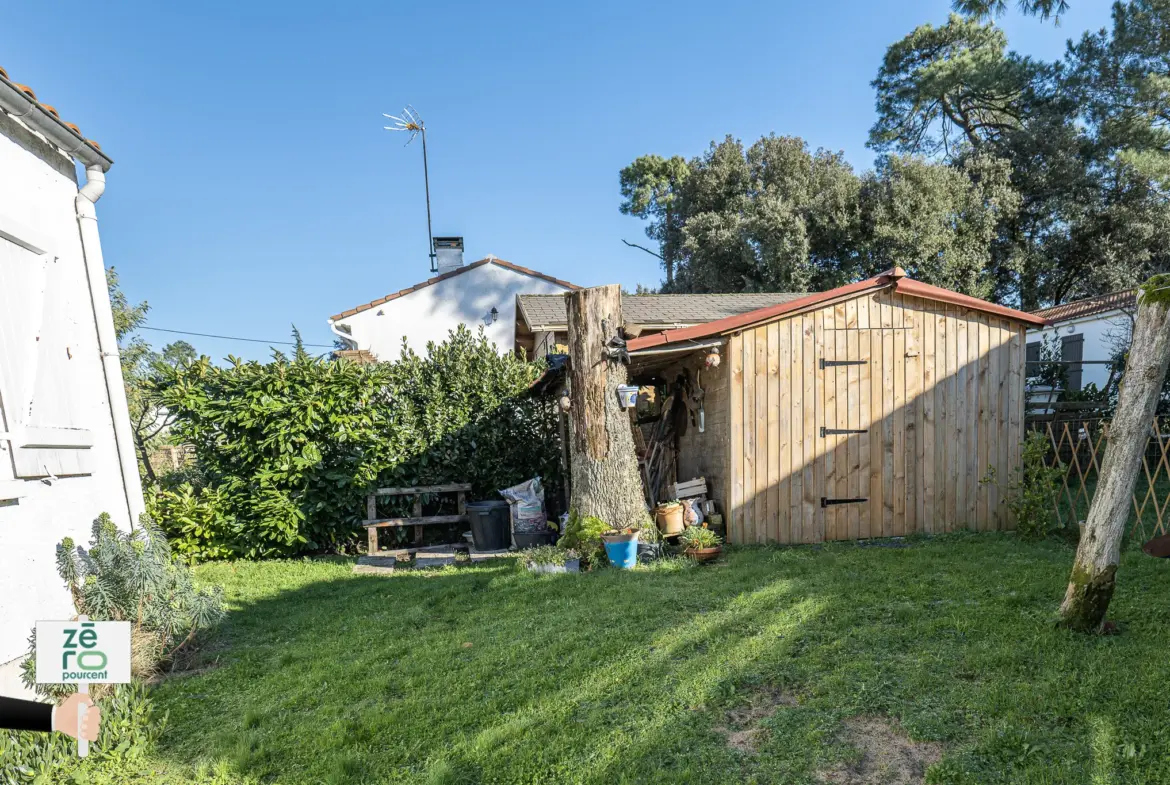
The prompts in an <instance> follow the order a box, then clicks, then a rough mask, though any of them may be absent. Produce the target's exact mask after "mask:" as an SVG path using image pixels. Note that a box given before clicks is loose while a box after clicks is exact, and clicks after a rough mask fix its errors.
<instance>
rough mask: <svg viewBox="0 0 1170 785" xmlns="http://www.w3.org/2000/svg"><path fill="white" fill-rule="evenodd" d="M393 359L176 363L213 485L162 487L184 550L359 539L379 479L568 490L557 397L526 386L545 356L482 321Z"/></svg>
mask: <svg viewBox="0 0 1170 785" xmlns="http://www.w3.org/2000/svg"><path fill="white" fill-rule="evenodd" d="M428 352H429V354H428V356H427V357H420V356H418V355H416V354H415V353H414V352H412V351H410V350H409V349H407V348H405V346H404V348H403V352H402V355H401V357H400V359H399V360H398V361H397V362H394V363H377V364H369V365H362V364H357V363H353V362H350V361H348V360H323V359H314V358H312V357H309V356H307V355H304V354H300V353H298V355H297V356H295V357H294V358H293V359H291V360H290V359H288V358H286V357H285V356H284V355H281V354H279V353H277V354H276V355H275V356H274V358H273V360H272V362H269V363H258V362H243V361H240V360H238V359H234V358H231V364H230V365H228V366H227V367H218V366H215V365H213V364H212V363H211V361H210V360H209V359H208V358H206V357H204V358H200V359H199V360H198V361H196V362H194V363H190V364H188V365H185V366H182V367H179V368H174V369H170V370H168V371H166V372H165V373H164V375H163V376H162V378H160V380H159V381H158V382H157V385H158V392H159V396H160V398H161V400H162V403H163V405H164V406H165V407H166V409H167V410H168V411H169V412H171V413H172V414H174V416H175V425H174V435H175V438H177V439H179V440H182V441H184V442H186V443H189V444H191V445H193V447H194V450H195V456H196V460H197V462H198V464H199V466H200V469H201V471H202V475H203V477H204V478H205V481H206V486H205V487H206V488H211V489H214V490H213V491H211V492H207V493H204V490H205V488H201V487H199V486H194V485H193V486H192V487H191V490H190V491H187V490H185V489H182V488H178V489H175V488H171V489H170V490H169V491H158V492H156V500H155V501H154V502H153V505H154V509H156V510H157V511H158V514H159V516H160V517H159V520H160V522H161V523H162V525H163V526H165V527H166V530H167V533H168V534H169V535H170V536H171V537H173V538H174V539H175V543H176V544H175V547H176V550H177V551H179V552H180V553H184V554H187V555H191V556H195V557H198V558H218V557H222V556H227V555H229V554H230V555H238V556H244V557H249V558H251V557H261V556H271V555H290V554H295V553H298V552H304V551H316V550H322V549H331V548H340V547H345V546H347V545H349V544H350V543H352V542H354V541H355V540H356V538H357V536H358V533H359V522H360V520H361V518H362V517H363V515H362V513H363V511H364V509H365V505H364V503H363V502H364V499H363V497H364V494H365V493H366V492H367V491H368V490H369V489H370V488H371V487H375V485H393V486H417V485H437V484H442V483H447V482H470V483H471V485H472V488H473V490H472V493H473V494H474V495H477V496H479V497H480V498H496V495H495V494H496V490H497V489H499V488H505V487H508V486H510V485H514V484H516V483H517V482H520V481H523V480H526V479H528V478H530V477H533V476H536V475H540V476H542V477H543V478H544V481H545V484H546V487H547V488H548V489H549V491H550V493H549V496H548V498H549V500H550V501H555V499H556V498H558V494H559V488H560V487H561V481H560V448H559V442H558V440H557V435H556V434H557V421H556V413H555V410H554V409H553V407H552V405H551V403H550V402H547V401H545V400H542V399H538V398H534V397H531V396H529V395H528V394H527V391H528V387H529V385H530V384H531V383H532V382H533V381H534V380H535V379H536V378H537V377H538V376H539V375H540V374H541V373H542V372H543V365H542V364H539V363H525V362H523V361H521V360H519V359H517V358H515V357H513V356H511V355H503V356H501V355H500V354H499V353H497V351H496V348H495V346H494V345H493V344H492V343H491V342H490V341H488V340H487V338H486V337H485V336H484V334H483V333H482V331H481V332H480V334H479V335H478V336H473V335H472V334H471V332H470V331H468V329H467V328H466V327H463V326H460V327H459V328H458V329H457V330H455V331H452V333H451V335H450V338H449V339H448V340H447V341H446V342H445V343H442V344H438V345H435V344H430V345H428Z"/></svg>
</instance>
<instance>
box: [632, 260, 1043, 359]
mask: <svg viewBox="0 0 1170 785" xmlns="http://www.w3.org/2000/svg"><path fill="white" fill-rule="evenodd" d="M905 275H906V273H905V272H903V271H902V270H901V268H894V269H893V270H891V271H889V272H886V273H882V274H881V275H878V276H875V277H874V278H867V279H866V280H864V281H858V282H857V283H851V284H847V285H845V286H838V287H837V288H836V289H830V290H828V291H826V292H815V293H813V294H806V295H801V296H800V297H797V298H796V299H794V300H789V301H788V302H784V303H780V304H778V305H771V306H768V307H766V308H759V309H757V310H754V311H748V312H747V313H741V314H736V315H734V316H727V317H724V318H723V319H717V320H715V321H713V322H708V323H707V324H699V325H695V326H694V327H683V328H681V329H678V330H667V331H665V332H661V333H656V334H654V335H647V336H643V337H640V338H635V339H633V340H632V341H630V342H629V343H628V344H627V348H628V349H629V350H630V351H631V352H634V351H638V350H639V349H648V348H650V347H652V346H659V345H662V344H670V343H677V342H680V341H693V340H696V339H699V338H710V337H712V336H716V335H723V334H725V333H729V332H735V331H737V330H742V329H744V328H747V327H751V326H753V325H756V324H759V323H761V322H767V321H771V320H772V319H775V318H777V317H780V316H788V315H790V314H796V313H801V312H803V311H808V310H812V309H813V308H816V307H818V306H821V305H825V304H826V303H830V302H834V301H837V300H843V299H848V298H850V297H852V296H855V295H858V294H862V293H864V292H867V291H871V290H874V289H884V288H885V287H887V286H889V287H892V288H893V290H894V291H896V292H898V293H900V294H905V295H910V296H912V297H921V298H923V299H926V300H938V301H941V302H947V303H951V304H953V305H961V306H963V307H965V308H970V309H972V310H975V311H983V312H985V313H993V314H996V315H997V316H1002V317H1004V318H1006V319H1012V320H1015V321H1018V322H1023V323H1025V324H1031V325H1036V326H1040V325H1044V324H1047V320H1046V319H1044V318H1043V317H1040V316H1034V315H1032V314H1030V313H1024V312H1023V311H1017V310H1016V309H1014V308H1008V307H1006V306H1003V305H996V304H995V303H989V302H987V301H986V300H980V299H979V298H977V297H971V296H969V295H966V294H959V293H958V292H952V291H951V290H949V289H942V288H940V287H938V286H931V285H930V284H925V283H922V282H920V281H914V280H911V279H909V278H906V277H905Z"/></svg>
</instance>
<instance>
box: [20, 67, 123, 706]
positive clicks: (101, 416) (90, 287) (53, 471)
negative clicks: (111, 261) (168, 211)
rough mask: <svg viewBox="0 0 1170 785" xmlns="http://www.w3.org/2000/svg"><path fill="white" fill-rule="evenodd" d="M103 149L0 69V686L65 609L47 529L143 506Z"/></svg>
mask: <svg viewBox="0 0 1170 785" xmlns="http://www.w3.org/2000/svg"><path fill="white" fill-rule="evenodd" d="M111 163H112V161H111V160H110V158H109V157H108V156H107V155H106V154H105V153H103V152H102V151H101V148H100V147H99V146H98V144H97V143H96V142H94V141H93V140H90V139H86V138H85V137H83V136H82V135H81V133H80V131H79V130H78V128H77V126H75V125H72V124H70V123H65V122H62V121H61V119H60V118H59V117H58V115H57V110H56V109H54V108H52V107H51V106H48V105H46V104H43V103H40V102H39V101H38V100H37V97H36V95H35V94H34V93H33V91H32V90H31V89H30V88H28V87H25V86H24V85H20V84H16V83H15V82H12V81H10V80H9V79H8V75H7V74H6V73H5V72H4V71H3V70H2V69H0V694H19V693H20V692H21V688H20V686H19V681H18V680H17V678H16V677H17V667H18V664H19V659H20V658H21V657H22V655H23V654H24V652H25V649H26V647H27V639H28V635H29V632H30V630H31V629H32V627H33V623H34V622H35V621H37V620H38V619H68V618H70V617H71V616H72V615H73V613H74V611H73V606H72V603H71V601H70V597H69V593H68V592H67V591H66V589H65V586H64V585H63V584H62V582H61V579H60V578H59V577H58V575H57V570H56V567H55V559H56V551H55V546H56V545H57V543H58V542H60V541H61V540H62V539H63V538H64V537H66V536H69V537H73V538H74V539H75V540H77V541H79V542H81V543H87V542H88V541H89V531H90V526H91V523H92V521H93V519H94V518H96V517H97V516H98V515H99V514H101V513H103V512H107V513H109V514H110V515H111V516H112V517H113V519H114V520H115V521H116V522H117V523H118V525H119V526H121V527H128V526H130V525H131V522H133V521H137V519H138V516H139V515H140V514H141V513H142V511H143V503H142V486H141V483H140V481H139V477H138V464H137V462H136V460H135V456H134V447H133V444H132V442H131V438H130V417H129V413H128V411H127V409H126V396H125V392H124V389H123V386H122V370H121V366H120V364H119V357H118V346H117V341H116V340H115V337H114V321H113V315H112V313H111V310H110V299H109V294H108V292H107V289H106V280H105V266H104V264H103V260H102V249H101V244H100V242H99V239H98V226H97V217H96V212H95V207H94V203H95V202H97V200H98V199H99V198H101V195H102V193H103V191H104V190H105V181H106V178H105V173H106V171H107V170H108V169H109V168H110V165H111ZM79 165H80V166H79ZM80 167H84V180H83V183H82V185H81V187H80V188H79V187H78V181H79V175H78V170H79V168H80Z"/></svg>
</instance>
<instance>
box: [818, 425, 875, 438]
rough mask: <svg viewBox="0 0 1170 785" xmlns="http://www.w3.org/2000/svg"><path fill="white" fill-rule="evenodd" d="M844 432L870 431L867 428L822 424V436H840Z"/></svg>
mask: <svg viewBox="0 0 1170 785" xmlns="http://www.w3.org/2000/svg"><path fill="white" fill-rule="evenodd" d="M843 433H869V429H867V428H826V427H825V426H823V425H822V426H821V438H824V437H826V436H839V435H840V434H843Z"/></svg>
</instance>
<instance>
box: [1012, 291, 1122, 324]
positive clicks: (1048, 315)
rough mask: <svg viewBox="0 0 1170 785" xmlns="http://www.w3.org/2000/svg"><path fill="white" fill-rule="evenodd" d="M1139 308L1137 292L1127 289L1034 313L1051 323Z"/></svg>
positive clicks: (1042, 309)
mask: <svg viewBox="0 0 1170 785" xmlns="http://www.w3.org/2000/svg"><path fill="white" fill-rule="evenodd" d="M1136 306H1137V290H1136V289H1125V290H1123V291H1120V292H1110V293H1109V294H1101V295H1098V296H1096V297H1086V298H1085V299H1083V300H1074V301H1072V302H1071V303H1064V304H1062V305H1054V306H1052V307H1051V308H1041V309H1040V310H1039V311H1035V312H1034V313H1035V314H1036V315H1037V316H1042V317H1044V318H1045V319H1047V320H1048V321H1049V322H1064V321H1068V320H1069V319H1080V318H1082V317H1085V316H1095V315H1096V314H1099V313H1106V312H1107V311H1116V310H1119V309H1122V308H1134V307H1136Z"/></svg>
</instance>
